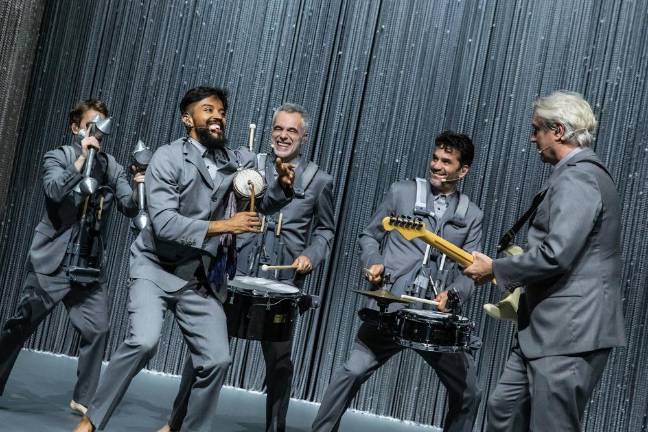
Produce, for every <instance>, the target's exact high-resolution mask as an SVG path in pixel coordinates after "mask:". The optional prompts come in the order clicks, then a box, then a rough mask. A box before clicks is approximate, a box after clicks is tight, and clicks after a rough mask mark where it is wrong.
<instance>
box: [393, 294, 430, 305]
mask: <svg viewBox="0 0 648 432" xmlns="http://www.w3.org/2000/svg"><path fill="white" fill-rule="evenodd" d="M401 298H402V299H405V300H412V301H415V302H419V303H425V304H430V305H434V306H439V302H438V301H434V300H428V299H424V298H420V297H413V296H408V295H405V294H401Z"/></svg>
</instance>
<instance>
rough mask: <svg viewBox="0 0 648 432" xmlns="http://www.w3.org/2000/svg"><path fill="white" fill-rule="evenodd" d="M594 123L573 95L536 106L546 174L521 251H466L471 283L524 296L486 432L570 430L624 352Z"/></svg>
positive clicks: (613, 200) (614, 210)
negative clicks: (492, 284) (611, 362)
mask: <svg viewBox="0 0 648 432" xmlns="http://www.w3.org/2000/svg"><path fill="white" fill-rule="evenodd" d="M595 128H596V119H595V117H594V114H593V113H592V109H591V108H590V106H589V104H588V103H587V101H585V100H584V99H583V97H582V96H581V95H579V94H577V93H573V92H566V91H557V92H554V93H552V94H551V95H549V96H546V97H540V98H538V99H537V100H536V101H535V104H534V114H533V131H532V135H531V142H533V143H534V144H535V145H536V146H537V151H538V153H539V154H540V157H541V158H542V161H543V162H545V163H549V164H551V165H553V172H552V174H551V176H550V177H549V179H548V181H547V182H546V184H545V185H544V187H543V188H542V190H541V191H540V192H539V194H538V195H539V196H538V198H537V199H536V200H534V201H535V202H539V205H537V208H536V211H535V214H534V216H533V217H531V219H530V226H529V231H528V239H527V240H528V246H527V249H526V251H525V252H524V253H523V254H521V255H517V256H511V257H506V258H500V259H496V260H491V259H490V258H489V257H487V256H485V255H483V254H480V253H478V252H473V256H474V263H473V264H472V265H471V266H469V267H467V268H466V269H465V274H466V275H468V276H470V277H472V278H473V279H474V280H475V281H476V282H477V283H485V282H487V281H488V280H490V279H492V278H493V277H495V278H496V279H497V282H498V284H499V285H500V286H502V287H504V288H506V289H509V290H512V289H514V288H516V287H520V286H522V287H523V290H522V294H521V296H520V304H519V308H518V331H517V337H516V341H515V343H514V346H513V349H512V351H511V354H510V356H509V358H508V361H507V363H506V366H505V368H504V372H503V373H502V376H501V377H500V379H499V382H498V384H497V387H496V388H495V390H494V392H493V393H492V394H491V396H490V398H489V400H488V409H487V415H488V427H487V430H488V431H509V430H511V427H512V426H515V430H525V431H526V430H533V431H540V430H547V431H561V432H566V431H578V430H580V425H581V422H582V418H583V413H584V411H585V406H586V405H587V401H588V400H589V398H590V396H591V395H592V391H593V389H594V386H595V385H596V383H597V382H598V381H599V379H600V378H601V375H602V373H603V370H604V368H605V364H606V362H607V359H608V356H609V355H610V351H611V349H612V347H615V346H623V345H625V335H624V325H623V315H622V311H621V281H620V269H621V262H620V251H619V240H620V220H621V217H620V205H619V197H618V194H617V191H616V188H615V185H614V182H613V180H612V177H611V176H610V174H609V172H608V170H607V169H606V167H605V166H604V165H603V164H602V163H601V161H600V160H599V159H598V157H597V156H596V154H595V153H594V151H592V149H590V145H591V143H592V141H593V132H594V130H595Z"/></svg>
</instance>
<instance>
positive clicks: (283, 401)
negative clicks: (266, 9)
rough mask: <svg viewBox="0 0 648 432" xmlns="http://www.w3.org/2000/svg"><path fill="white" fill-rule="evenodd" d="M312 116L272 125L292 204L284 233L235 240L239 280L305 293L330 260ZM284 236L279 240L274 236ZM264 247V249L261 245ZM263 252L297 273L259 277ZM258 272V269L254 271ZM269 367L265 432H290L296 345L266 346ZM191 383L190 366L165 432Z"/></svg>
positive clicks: (329, 215) (179, 420)
mask: <svg viewBox="0 0 648 432" xmlns="http://www.w3.org/2000/svg"><path fill="white" fill-rule="evenodd" d="M308 126H309V121H308V116H307V113H306V111H305V110H304V108H303V107H301V106H299V105H296V104H291V103H287V104H283V105H281V106H280V107H279V108H277V109H276V110H275V112H274V116H273V119H272V147H273V149H274V154H275V156H277V157H280V158H281V159H282V160H283V161H284V162H287V163H291V164H293V166H294V167H295V186H294V198H293V200H292V201H291V202H290V204H288V205H287V206H286V207H284V208H282V209H281V222H280V223H281V228H280V230H279V229H278V228H277V224H278V223H279V218H278V215H273V216H270V217H269V218H268V219H272V222H269V223H268V224H267V225H268V226H271V227H272V228H271V229H269V230H268V231H267V233H265V234H263V233H259V234H244V235H241V236H238V237H237V239H236V240H237V249H238V250H239V253H238V256H239V259H238V271H237V273H238V274H242V275H255V276H256V275H257V272H258V276H259V277H263V278H266V279H276V280H278V281H281V282H284V283H287V284H290V285H294V286H297V287H299V288H301V287H302V286H303V284H304V278H305V276H306V275H308V274H309V273H311V272H312V271H313V270H314V269H316V268H317V267H318V266H319V265H320V264H321V263H322V261H324V259H325V258H326V257H327V256H328V254H329V252H330V250H331V243H332V242H333V237H334V235H335V221H334V215H333V212H334V204H333V178H332V177H331V176H330V175H328V174H327V173H325V172H324V171H323V170H321V169H319V167H318V166H317V165H316V164H315V163H314V162H309V161H307V160H304V159H302V157H301V154H300V150H301V146H302V144H303V142H304V140H305V139H306V136H307V134H308ZM265 156H266V155H263V154H262V155H260V157H258V158H257V164H258V165H262V166H258V168H259V170H260V171H261V172H262V173H263V174H264V175H265V178H266V182H268V183H270V182H271V181H272V179H274V177H275V176H276V174H277V171H276V169H275V168H274V164H273V163H272V162H271V161H270V158H266V157H265ZM273 231H276V233H280V237H278V238H277V237H276V236H275V235H274V234H275V232H273ZM261 241H263V244H260V242H261ZM258 247H260V248H261V249H262V252H263V253H264V254H267V256H266V257H265V258H266V260H267V262H270V263H274V264H277V263H278V264H284V263H292V265H293V266H294V267H295V269H294V270H293V269H291V270H277V271H276V273H275V271H261V270H259V269H258V266H259V264H260V263H259V262H258V261H257V260H256V259H255V255H257V252H261V251H257V248H258ZM255 266H256V267H257V268H254V267H255ZM261 346H262V349H263V357H264V359H265V363H266V384H267V388H268V395H267V399H266V431H269V432H270V431H272V432H280V431H281V432H283V431H285V430H286V415H287V413H288V404H289V402H290V389H291V383H292V377H293V363H292V360H291V358H290V354H291V349H292V341H287V342H269V341H262V342H261ZM192 381H193V367H192V365H191V362H190V361H187V364H186V365H185V368H184V370H183V375H182V382H181V384H180V390H179V392H178V396H177V397H176V400H175V402H174V404H173V413H172V414H171V419H170V421H169V425H168V426H166V427H165V428H163V429H161V432H164V431H177V430H180V428H181V425H182V424H183V417H184V414H185V412H186V403H187V400H188V397H189V391H190V389H191V383H192Z"/></svg>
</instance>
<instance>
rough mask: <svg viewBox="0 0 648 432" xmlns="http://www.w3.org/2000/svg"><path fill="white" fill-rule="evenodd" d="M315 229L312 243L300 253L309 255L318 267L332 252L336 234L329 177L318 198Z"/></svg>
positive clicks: (331, 183)
mask: <svg viewBox="0 0 648 432" xmlns="http://www.w3.org/2000/svg"><path fill="white" fill-rule="evenodd" d="M316 203H317V205H316V207H315V215H314V224H313V231H312V233H311V238H310V244H309V245H308V247H307V248H306V249H305V250H304V251H303V252H302V253H301V254H300V255H305V256H307V257H308V258H309V259H310V261H311V264H312V265H313V268H314V269H315V268H317V267H318V266H319V265H320V264H321V263H322V261H324V259H326V257H327V256H328V255H329V253H330V252H331V243H333V237H334V236H335V216H334V214H333V213H334V208H333V179H332V178H330V177H329V178H327V179H326V183H325V184H324V187H323V188H322V192H321V193H320V194H319V196H318V197H317V198H316Z"/></svg>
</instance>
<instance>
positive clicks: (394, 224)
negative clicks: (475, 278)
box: [382, 216, 473, 267]
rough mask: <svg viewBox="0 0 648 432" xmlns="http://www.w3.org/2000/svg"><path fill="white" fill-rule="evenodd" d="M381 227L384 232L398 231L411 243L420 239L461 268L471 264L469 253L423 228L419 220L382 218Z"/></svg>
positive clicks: (471, 259)
mask: <svg viewBox="0 0 648 432" xmlns="http://www.w3.org/2000/svg"><path fill="white" fill-rule="evenodd" d="M382 225H383V228H384V229H385V231H398V233H400V235H402V236H403V237H405V238H406V239H407V240H410V241H411V240H414V239H415V238H420V239H421V240H423V241H424V242H425V243H427V244H429V245H430V246H432V247H433V248H435V249H437V250H438V251H440V252H441V253H444V254H446V255H447V256H448V258H450V259H451V260H453V261H454V262H456V263H457V264H459V265H461V266H462V267H468V266H469V265H470V264H472V263H473V256H472V254H471V253H470V252H468V251H465V250H463V249H462V248H460V247H459V246H457V245H455V244H454V243H451V242H449V241H448V240H446V239H444V238H443V237H441V236H438V235H436V234H434V233H433V232H432V231H429V230H428V229H427V228H425V224H424V223H423V220H422V219H421V218H412V217H410V216H391V217H386V218H384V219H383V221H382Z"/></svg>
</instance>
